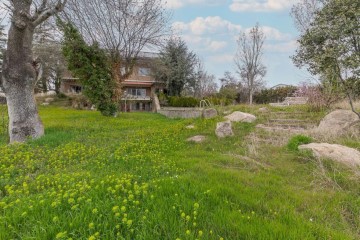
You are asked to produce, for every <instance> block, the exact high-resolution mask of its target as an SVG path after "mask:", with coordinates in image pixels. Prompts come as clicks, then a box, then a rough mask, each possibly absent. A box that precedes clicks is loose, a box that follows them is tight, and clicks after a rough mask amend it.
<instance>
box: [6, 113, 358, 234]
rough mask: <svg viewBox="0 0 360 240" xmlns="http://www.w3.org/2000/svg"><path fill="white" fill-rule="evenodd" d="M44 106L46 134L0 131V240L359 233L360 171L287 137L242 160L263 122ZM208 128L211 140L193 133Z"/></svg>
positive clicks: (351, 142) (206, 132) (262, 147)
mask: <svg viewBox="0 0 360 240" xmlns="http://www.w3.org/2000/svg"><path fill="white" fill-rule="evenodd" d="M238 108H240V109H242V110H247V111H248V112H255V110H254V109H252V108H248V107H245V106H240V107H238ZM0 110H1V111H5V108H4V107H2V108H1V106H0ZM300 110H301V109H300ZM289 111H292V110H291V109H290V110H289ZM293 111H299V109H294V110H293ZM40 113H41V117H42V120H43V122H44V125H45V127H46V136H44V137H43V138H41V139H38V140H35V141H30V142H29V143H27V144H15V145H11V146H8V145H6V141H7V137H6V135H5V134H4V133H3V132H2V133H0V134H1V137H0V239H1V240H10V239H73V240H78V239H92V240H94V239H109V240H111V239H149V240H157V239H159V240H162V239H171V240H176V239H181V240H190V239H199V240H200V239H217V240H220V239H233V240H238V239H264V240H265V239H266V240H268V239H286V240H289V239H332V240H333V239H341V240H343V239H359V238H360V184H359V179H360V178H359V175H358V174H356V173H355V172H354V171H351V170H349V169H347V168H345V167H343V166H340V165H338V164H334V163H331V162H329V161H324V162H323V163H322V164H321V168H320V167H319V163H318V161H317V160H315V159H314V158H312V157H311V156H310V155H309V154H307V153H299V152H296V151H289V150H287V148H286V145H284V146H277V145H270V144H267V145H266V144H263V145H260V146H258V147H257V148H256V157H251V158H246V157H245V158H244V156H249V154H250V151H249V144H250V143H249V141H248V136H249V135H250V134H251V133H252V132H254V131H255V124H245V123H237V124H235V125H234V132H235V136H234V137H230V138H226V139H223V140H220V139H217V138H216V136H215V134H214V129H215V126H216V122H217V121H219V120H221V117H218V119H213V120H202V119H196V120H170V119H166V118H165V117H163V116H160V115H157V114H152V113H126V114H120V115H119V116H118V117H117V118H107V117H102V116H101V115H100V113H98V112H90V111H76V110H69V109H64V108H59V107H44V108H41V109H40ZM309 114H310V115H309V116H311V117H313V118H315V119H316V120H317V119H320V118H321V117H322V116H323V113H320V114H313V115H311V114H312V113H309ZM0 116H1V115H0ZM258 121H259V122H261V121H263V118H260V119H259V120H258ZM189 124H194V125H195V129H192V130H190V129H186V126H187V125H189ZM198 134H203V135H206V136H207V140H206V142H204V143H202V144H195V143H188V142H186V139H187V138H188V137H191V136H194V135H198ZM339 141H341V142H342V143H344V144H347V145H350V146H353V147H357V148H360V145H359V143H358V142H356V141H353V140H351V139H350V140H349V139H340V140H339ZM250 147H251V146H250Z"/></svg>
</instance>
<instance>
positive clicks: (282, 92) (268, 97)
mask: <svg viewBox="0 0 360 240" xmlns="http://www.w3.org/2000/svg"><path fill="white" fill-rule="evenodd" d="M296 89H297V88H296V87H294V86H286V87H280V88H276V89H263V90H261V92H258V93H256V94H255V95H254V102H256V103H258V104H268V103H271V102H282V101H284V100H285V98H286V97H290V96H292V95H293V94H294V92H295V91H296Z"/></svg>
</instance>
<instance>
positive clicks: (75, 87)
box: [70, 85, 82, 93]
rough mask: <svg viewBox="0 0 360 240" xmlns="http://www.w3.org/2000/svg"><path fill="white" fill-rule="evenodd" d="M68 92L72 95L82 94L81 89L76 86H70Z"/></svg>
mask: <svg viewBox="0 0 360 240" xmlns="http://www.w3.org/2000/svg"><path fill="white" fill-rule="evenodd" d="M70 91H71V92H72V93H81V92H82V87H81V86H76V85H71V86H70Z"/></svg>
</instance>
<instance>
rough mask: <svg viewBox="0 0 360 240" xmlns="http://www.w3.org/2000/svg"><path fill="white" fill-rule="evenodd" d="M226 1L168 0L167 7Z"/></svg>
mask: <svg viewBox="0 0 360 240" xmlns="http://www.w3.org/2000/svg"><path fill="white" fill-rule="evenodd" d="M226 2H227V0H167V1H166V8H170V9H178V8H182V7H185V6H187V5H205V6H217V5H221V4H224V3H226Z"/></svg>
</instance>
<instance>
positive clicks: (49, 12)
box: [33, 0, 67, 26]
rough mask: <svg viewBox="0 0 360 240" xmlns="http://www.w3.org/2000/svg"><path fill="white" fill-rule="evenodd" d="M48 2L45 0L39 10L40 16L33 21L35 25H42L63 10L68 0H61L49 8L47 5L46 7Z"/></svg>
mask: <svg viewBox="0 0 360 240" xmlns="http://www.w3.org/2000/svg"><path fill="white" fill-rule="evenodd" d="M46 2H47V0H43V2H42V5H41V7H40V8H39V10H38V16H37V18H36V19H35V20H34V21H33V24H34V26H38V25H40V24H41V23H43V22H44V21H46V20H47V19H48V18H49V17H51V16H53V15H55V14H57V13H59V12H61V11H63V10H64V7H65V5H66V2H67V0H63V1H61V0H59V1H58V2H57V4H56V5H55V6H54V7H52V8H49V9H46V7H45V6H46Z"/></svg>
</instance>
